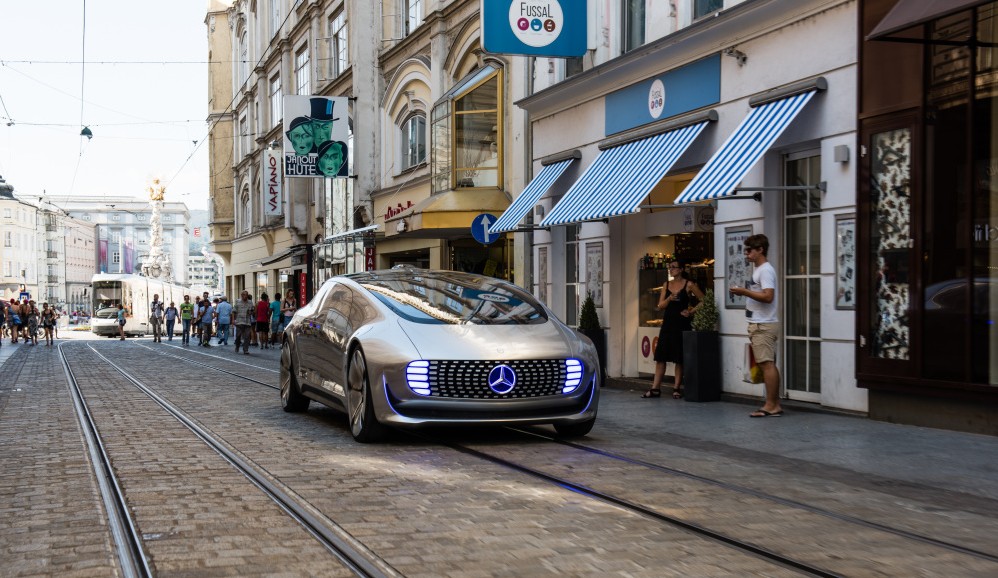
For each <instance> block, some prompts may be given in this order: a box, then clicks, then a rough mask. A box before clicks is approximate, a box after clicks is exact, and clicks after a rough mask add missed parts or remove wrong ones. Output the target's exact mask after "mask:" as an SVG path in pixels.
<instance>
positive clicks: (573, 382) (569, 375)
mask: <svg viewBox="0 0 998 578" xmlns="http://www.w3.org/2000/svg"><path fill="white" fill-rule="evenodd" d="M582 369H583V368H582V362H581V361H579V360H578V359H566V360H565V385H564V386H562V388H561V392H562V393H572V392H573V391H575V390H576V389H579V384H580V383H582Z"/></svg>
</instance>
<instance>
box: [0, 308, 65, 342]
mask: <svg viewBox="0 0 998 578" xmlns="http://www.w3.org/2000/svg"><path fill="white" fill-rule="evenodd" d="M59 317H61V315H60V314H59V312H58V311H57V310H56V308H55V305H49V304H48V303H42V306H41V308H39V307H38V305H37V304H36V303H35V301H34V299H16V298H15V299H11V300H10V302H6V301H2V300H0V344H2V343H3V340H4V339H10V342H11V343H27V344H28V345H38V334H39V332H40V333H42V338H43V339H44V340H45V345H52V344H53V343H54V342H55V340H56V339H58V338H59V324H58V321H59Z"/></svg>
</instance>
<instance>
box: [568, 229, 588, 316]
mask: <svg viewBox="0 0 998 578" xmlns="http://www.w3.org/2000/svg"><path fill="white" fill-rule="evenodd" d="M579 227H580V225H578V224H572V225H568V226H566V227H565V323H566V324H567V325H570V326H572V327H574V326H576V325H578V323H579V306H580V304H581V303H582V301H581V300H580V299H579V290H580V288H583V289H584V288H585V282H584V281H583V282H580V280H579Z"/></svg>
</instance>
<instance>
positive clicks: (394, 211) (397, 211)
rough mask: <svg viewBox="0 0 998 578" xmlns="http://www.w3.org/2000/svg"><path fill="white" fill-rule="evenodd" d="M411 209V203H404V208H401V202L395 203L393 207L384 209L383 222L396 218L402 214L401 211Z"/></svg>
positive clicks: (389, 206)
mask: <svg viewBox="0 0 998 578" xmlns="http://www.w3.org/2000/svg"><path fill="white" fill-rule="evenodd" d="M410 207H412V201H406V202H405V206H404V207H403V206H402V203H401V201H400V202H398V203H396V204H395V206H394V207H393V206H391V205H388V208H386V209H385V220H386V221H387V220H388V219H391V218H392V217H397V216H399V215H401V214H402V211H405V210H406V209H408V208H410Z"/></svg>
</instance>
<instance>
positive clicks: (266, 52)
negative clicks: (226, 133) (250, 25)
mask: <svg viewBox="0 0 998 578" xmlns="http://www.w3.org/2000/svg"><path fill="white" fill-rule="evenodd" d="M299 3H301V0H295V1H294V3H293V4H292V5H291V8H290V9H289V10H288V13H287V14H285V15H284V21H282V22H281V25H280V26H278V27H277V31H276V32H275V33H274V36H275V37H276V36H277V35H278V34H280V33H281V31H282V30H284V25H285V24H287V23H288V18H291V14H292V13H293V12H294V11H295V8H296V7H297V6H298V4H299ZM271 46H273V38H271V44H270V45H268V50H264V51H263V54H261V55H260V58H259V59H258V60H257V61H256V64H255V65H254V66H253V68H256V67H258V66H260V64H261V63H262V62H263V61H264V60H265V59H266V58H268V57H269V53H270V52H271V51H270V50H269V48H270V47H271ZM238 62H244V61H238ZM245 62H250V61H245ZM247 82H249V76H248V75H247V78H246V79H245V80H243V83H242V84H241V85H240V86H239V89H238V90H233V91H232V100H230V101H229V104H227V105H226V106H225V110H223V111H222V112H221V114H218V115H216V116H217V118H216V119H215V120H214V121H213V122H212V123H211V126H209V127H208V132H207V134H205V136H204V138H202V139H200V140H198V144H197V145H196V146H195V147H194V150H193V151H191V154H190V155H188V156H187V159H185V160H184V163H183V164H182V165H180V168H179V169H177V172H176V173H175V174H174V175H173V177H172V178H171V179H170V181H169V182H168V183H166V186H170V183H172V182H173V181H174V180H176V178H177V176H178V175H180V173H181V172H182V171H183V170H184V167H186V166H187V163H189V162H190V161H191V159H192V158H194V154H195V153H196V152H198V149H200V148H201V145H202V144H204V142H205V141H206V140H208V136H209V135H211V131H213V130H214V129H215V126H217V125H218V123H219V122H221V121H222V118H223V117H225V116H226V115H227V114H228V113H229V111H231V110H232V105H233V104H235V102H236V100H237V99H239V95H240V92H241V91H242V90H243V87H245V86H246V83H247Z"/></svg>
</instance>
